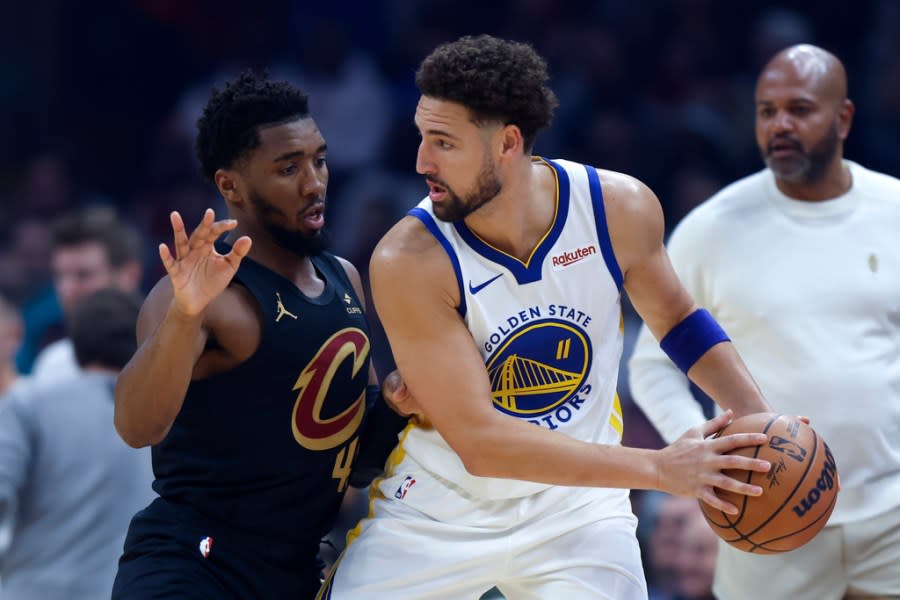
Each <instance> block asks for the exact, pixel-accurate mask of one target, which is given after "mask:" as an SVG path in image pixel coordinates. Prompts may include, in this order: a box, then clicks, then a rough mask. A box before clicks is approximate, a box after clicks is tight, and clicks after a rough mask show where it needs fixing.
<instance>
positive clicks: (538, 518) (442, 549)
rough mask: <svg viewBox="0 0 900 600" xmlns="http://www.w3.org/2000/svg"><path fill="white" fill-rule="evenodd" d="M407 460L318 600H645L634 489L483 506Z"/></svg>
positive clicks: (380, 489) (546, 494) (562, 493)
mask: <svg viewBox="0 0 900 600" xmlns="http://www.w3.org/2000/svg"><path fill="white" fill-rule="evenodd" d="M417 466H418V465H416V464H415V463H414V462H413V461H412V460H411V459H409V458H408V457H407V458H405V459H404V460H403V462H402V463H401V465H399V468H398V469H396V470H395V471H394V472H395V473H397V474H396V475H394V476H392V477H390V478H388V479H385V480H383V481H382V482H381V483H380V484H379V485H378V486H377V488H375V486H374V485H373V497H374V500H373V503H372V504H371V505H370V508H371V510H370V512H369V515H370V516H369V517H368V518H365V519H363V520H362V521H361V522H360V524H359V525H358V526H357V527H356V529H354V531H352V532H351V533H350V534H349V535H348V545H347V548H346V549H345V551H344V554H343V555H342V556H341V558H340V559H339V560H338V562H337V564H336V565H335V567H334V569H333V570H332V572H331V575H330V577H329V579H328V580H327V582H326V584H325V586H324V587H323V589H322V591H321V592H320V593H319V598H322V599H323V600H369V599H378V600H384V599H385V598H398V599H399V598H402V599H403V600H413V599H421V600H425V599H428V598H432V599H441V600H455V599H460V600H476V599H477V598H480V597H481V596H482V594H484V593H485V592H486V591H488V590H489V589H490V588H492V587H494V586H497V588H499V589H500V591H501V592H502V593H503V594H504V595H505V596H506V598H508V599H509V600H525V599H548V598H550V599H556V598H565V599H567V600H570V599H571V600H578V599H581V598H584V599H592V600H598V599H610V600H645V599H646V598H647V586H646V583H645V581H644V574H643V568H642V565H641V556H640V549H639V548H638V543H637V538H636V537H635V527H636V525H637V519H636V518H635V517H634V515H633V514H632V513H631V503H630V501H629V499H628V495H627V493H626V492H622V493H621V494H619V493H616V494H614V495H612V496H611V495H610V494H609V490H598V489H590V488H565V487H554V488H550V489H547V490H545V491H542V492H539V493H537V494H534V495H531V496H526V497H523V498H513V499H504V500H490V501H485V500H477V499H473V498H471V497H467V496H466V495H465V494H464V492H462V491H461V490H459V489H458V488H455V487H453V486H452V484H448V483H447V482H444V481H440V480H438V479H436V478H435V477H433V476H431V475H430V474H428V473H427V472H425V471H422V470H421V467H418V469H416V467H417Z"/></svg>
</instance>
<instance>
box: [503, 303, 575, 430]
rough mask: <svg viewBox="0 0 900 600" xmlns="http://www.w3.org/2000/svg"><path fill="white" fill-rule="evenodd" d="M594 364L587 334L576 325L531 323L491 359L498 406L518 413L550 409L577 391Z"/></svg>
mask: <svg viewBox="0 0 900 600" xmlns="http://www.w3.org/2000/svg"><path fill="white" fill-rule="evenodd" d="M590 363H591V353H590V345H589V344H588V338H587V334H586V333H585V332H584V331H582V330H581V329H580V328H578V327H577V326H575V325H573V324H572V323H566V322H563V321H556V320H549V319H548V320H543V321H538V322H534V323H529V324H528V325H526V326H525V327H522V328H521V329H519V330H517V331H514V332H513V333H512V334H511V335H510V337H509V339H508V340H506V342H505V343H504V344H503V345H502V346H500V347H499V348H498V349H497V351H496V352H495V353H494V354H493V355H491V357H490V358H489V359H488V361H487V371H488V378H489V379H490V381H491V394H492V396H493V400H494V406H496V407H497V408H499V409H500V410H502V411H503V412H506V413H508V414H511V415H517V416H526V415H529V416H531V415H538V414H542V413H545V412H548V411H551V410H553V409H554V408H556V407H557V406H559V405H560V404H562V403H563V402H565V401H566V400H568V399H569V398H570V397H572V396H573V395H574V394H575V392H577V391H578V389H579V388H580V387H581V384H582V383H583V382H584V379H585V376H586V375H587V372H588V370H589V368H590Z"/></svg>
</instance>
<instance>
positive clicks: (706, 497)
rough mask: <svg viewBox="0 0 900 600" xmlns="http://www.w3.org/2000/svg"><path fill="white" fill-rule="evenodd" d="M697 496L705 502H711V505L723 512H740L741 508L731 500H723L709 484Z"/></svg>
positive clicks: (732, 513) (730, 513)
mask: <svg viewBox="0 0 900 600" xmlns="http://www.w3.org/2000/svg"><path fill="white" fill-rule="evenodd" d="M697 497H698V498H700V500H702V501H703V502H705V503H707V504H709V505H710V506H712V507H713V508H715V509H716V510H721V511H722V512H724V513H726V514H729V515H736V514H738V513H739V512H740V510H738V507H737V506H735V505H734V504H732V503H731V502H725V501H724V500H722V499H721V498H719V497H718V496H716V494H715V492H714V491H713V489H712V488H711V487H709V486H707V487H705V488H703V490H702V491H701V492H700V495H699V496H697Z"/></svg>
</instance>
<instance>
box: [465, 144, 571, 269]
mask: <svg viewBox="0 0 900 600" xmlns="http://www.w3.org/2000/svg"><path fill="white" fill-rule="evenodd" d="M555 214H556V179H555V177H554V176H553V172H552V169H551V168H550V167H548V166H547V165H546V163H543V162H531V159H530V157H527V160H525V161H523V162H522V163H517V164H516V165H515V166H514V168H513V169H511V170H510V171H509V172H508V173H506V176H505V177H504V185H503V190H502V191H501V192H500V194H498V195H497V196H496V197H495V198H494V199H493V200H491V201H490V202H489V203H487V204H486V205H484V206H483V207H481V208H480V209H479V210H477V211H475V212H474V213H472V214H471V215H469V216H468V217H466V226H467V227H468V228H469V229H470V230H472V231H473V232H474V233H475V234H477V235H478V236H479V237H480V238H481V239H483V240H484V241H486V242H488V243H489V244H491V245H492V246H494V247H495V248H497V249H499V250H502V251H503V252H505V253H506V254H509V255H510V256H513V257H515V258H518V259H519V260H520V261H522V262H526V261H527V260H528V257H530V256H531V254H532V252H533V250H534V248H535V247H536V246H537V244H538V243H539V242H540V241H541V239H542V238H543V237H544V236H545V235H546V233H547V231H548V230H549V229H550V227H551V226H552V224H553V218H554V215H555Z"/></svg>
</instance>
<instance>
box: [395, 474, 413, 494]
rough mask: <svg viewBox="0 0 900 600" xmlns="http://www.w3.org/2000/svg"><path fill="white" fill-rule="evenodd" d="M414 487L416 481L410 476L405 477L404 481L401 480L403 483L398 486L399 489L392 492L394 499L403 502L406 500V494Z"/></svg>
mask: <svg viewBox="0 0 900 600" xmlns="http://www.w3.org/2000/svg"><path fill="white" fill-rule="evenodd" d="M414 485H416V480H415V479H413V478H412V476H411V475H407V476H406V479H404V480H403V483H401V484H400V487H398V488H397V491H396V492H394V498H396V499H397V500H403V499H404V498H406V492H408V491H409V488H411V487H412V486H414Z"/></svg>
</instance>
